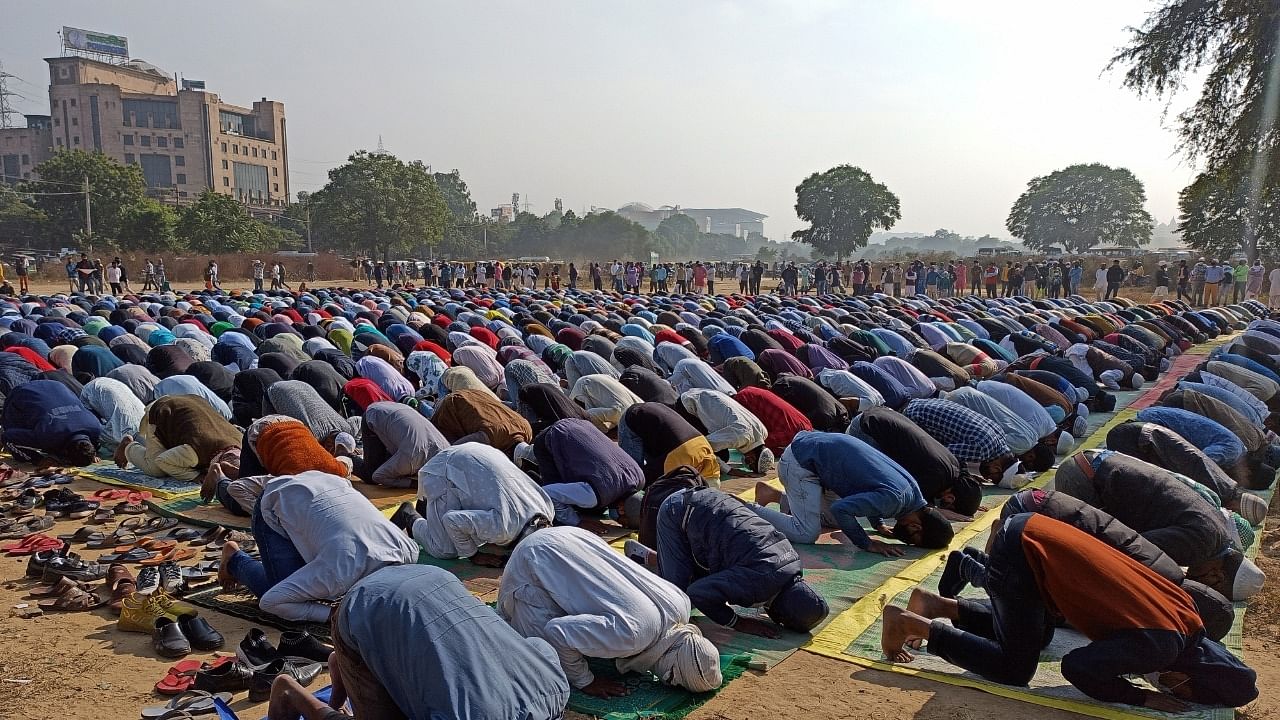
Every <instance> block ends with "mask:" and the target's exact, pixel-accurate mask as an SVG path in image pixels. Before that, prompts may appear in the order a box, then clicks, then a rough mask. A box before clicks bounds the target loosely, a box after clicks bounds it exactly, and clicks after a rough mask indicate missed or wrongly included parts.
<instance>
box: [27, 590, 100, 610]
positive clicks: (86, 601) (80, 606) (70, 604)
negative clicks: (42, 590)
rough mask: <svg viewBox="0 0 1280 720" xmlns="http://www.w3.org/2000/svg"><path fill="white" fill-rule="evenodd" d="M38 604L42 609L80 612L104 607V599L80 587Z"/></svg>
mask: <svg viewBox="0 0 1280 720" xmlns="http://www.w3.org/2000/svg"><path fill="white" fill-rule="evenodd" d="M37 604H38V605H39V607H40V609H41V610H62V611H65V612H78V611H80V610H93V609H94V608H98V607H102V605H103V600H102V598H100V597H98V596H97V595H94V594H93V593H90V592H85V591H84V590H82V589H80V588H72V589H70V590H68V591H67V592H66V593H65V594H63V595H60V596H58V597H56V598H54V599H52V600H42V601H41V602H39V603H37Z"/></svg>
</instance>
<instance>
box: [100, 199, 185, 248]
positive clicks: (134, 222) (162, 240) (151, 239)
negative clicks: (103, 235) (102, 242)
mask: <svg viewBox="0 0 1280 720" xmlns="http://www.w3.org/2000/svg"><path fill="white" fill-rule="evenodd" d="M177 225H178V213H176V212H174V211H173V209H172V208H170V207H169V206H168V205H163V204H161V203H158V202H156V201H155V200H150V199H147V200H143V201H142V202H140V203H138V204H137V205H135V206H133V207H131V208H129V210H128V211H127V212H126V213H125V216H124V218H123V220H122V221H121V223H120V229H119V231H118V232H117V234H116V237H115V238H114V239H113V241H112V243H111V244H112V246H114V247H116V248H118V249H120V250H142V251H155V250H173V249H176V248H177V247H178V246H179V242H178V238H177V236H176V235H175V234H174V230H175V229H176V228H177Z"/></svg>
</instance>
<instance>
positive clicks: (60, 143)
mask: <svg viewBox="0 0 1280 720" xmlns="http://www.w3.org/2000/svg"><path fill="white" fill-rule="evenodd" d="M58 147H62V138H58Z"/></svg>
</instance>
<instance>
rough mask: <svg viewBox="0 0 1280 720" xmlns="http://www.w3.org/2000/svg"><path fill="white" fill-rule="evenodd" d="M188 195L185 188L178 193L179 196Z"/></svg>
mask: <svg viewBox="0 0 1280 720" xmlns="http://www.w3.org/2000/svg"><path fill="white" fill-rule="evenodd" d="M186 196H187V191H186V190H183V191H182V192H180V193H178V197H186Z"/></svg>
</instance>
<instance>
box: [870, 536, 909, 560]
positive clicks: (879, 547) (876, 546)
mask: <svg viewBox="0 0 1280 720" xmlns="http://www.w3.org/2000/svg"><path fill="white" fill-rule="evenodd" d="M867 552H873V553H875V554H877V555H884V556H885V557H903V556H904V555H906V554H907V551H906V550H903V549H902V547H901V546H898V545H890V544H888V543H882V542H880V541H879V540H872V541H871V543H870V544H869V545H867Z"/></svg>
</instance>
